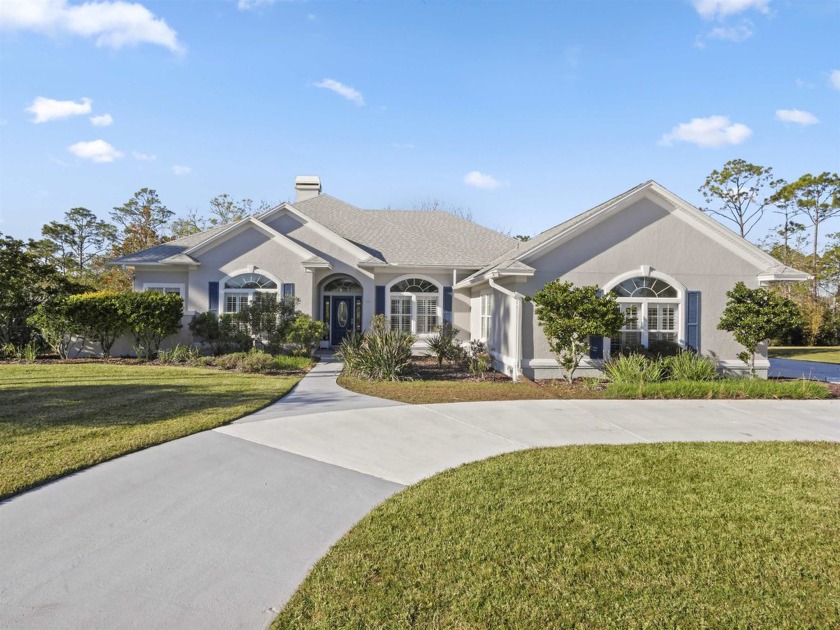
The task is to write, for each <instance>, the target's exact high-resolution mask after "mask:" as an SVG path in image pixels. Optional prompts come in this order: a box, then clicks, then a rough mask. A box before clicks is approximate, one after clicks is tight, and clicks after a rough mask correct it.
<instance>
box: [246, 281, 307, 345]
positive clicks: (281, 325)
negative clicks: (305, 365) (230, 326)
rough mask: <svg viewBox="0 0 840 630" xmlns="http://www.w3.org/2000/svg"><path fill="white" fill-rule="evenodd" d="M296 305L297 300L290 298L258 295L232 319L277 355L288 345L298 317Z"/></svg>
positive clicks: (267, 294)
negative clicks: (290, 331)
mask: <svg viewBox="0 0 840 630" xmlns="http://www.w3.org/2000/svg"><path fill="white" fill-rule="evenodd" d="M296 303H297V300H294V299H290V298H283V299H280V300H278V299H277V296H276V295H275V294H273V293H256V294H254V299H253V300H252V301H251V303H250V304H247V305H245V306H243V307H242V310H240V311H239V312H238V313H236V314H234V315H233V317H232V318H233V321H234V322H235V323H237V324H241V325H242V327H243V328H244V330H245V331H246V332H247V333H248V334H249V335H250V336H251V338H253V339H256V340H257V341H260V342H261V343H263V344H264V345H265V346H266V347H268V349H269V350H270V351H271V352H273V353H276V352H279V351H280V349H281V348H282V347H283V345H284V344H285V343H286V338H287V335H288V334H289V330H290V329H291V327H292V322H294V320H295V318H296V317H297V313H296V311H295V304H296Z"/></svg>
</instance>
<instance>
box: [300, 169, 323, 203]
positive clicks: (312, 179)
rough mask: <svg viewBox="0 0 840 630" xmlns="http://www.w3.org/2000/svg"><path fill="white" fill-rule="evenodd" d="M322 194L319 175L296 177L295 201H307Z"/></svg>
mask: <svg viewBox="0 0 840 630" xmlns="http://www.w3.org/2000/svg"><path fill="white" fill-rule="evenodd" d="M320 194H321V178H320V177H318V176H317V175H298V176H297V177H295V201H306V200H307V199H312V198H313V197H317V196H318V195H320Z"/></svg>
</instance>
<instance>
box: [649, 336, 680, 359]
mask: <svg viewBox="0 0 840 630" xmlns="http://www.w3.org/2000/svg"><path fill="white" fill-rule="evenodd" d="M681 351H682V348H680V344H678V343H677V342H675V341H666V340H664V339H660V340H657V341H651V342H650V343H648V347H647V356H649V357H651V358H654V357H658V358H660V359H664V358H665V357H673V356H676V355H678V354H679V353H680V352H681Z"/></svg>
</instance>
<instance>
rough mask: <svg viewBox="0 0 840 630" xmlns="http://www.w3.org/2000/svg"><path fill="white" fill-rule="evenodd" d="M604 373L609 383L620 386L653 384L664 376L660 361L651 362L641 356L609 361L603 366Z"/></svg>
mask: <svg viewBox="0 0 840 630" xmlns="http://www.w3.org/2000/svg"><path fill="white" fill-rule="evenodd" d="M604 372H605V373H606V375H607V378H609V379H610V381H612V382H613V383H621V384H639V383H655V382H657V381H661V380H663V378H664V376H665V368H664V365H663V363H662V361H661V360H659V359H653V360H651V359H648V358H647V357H645V356H643V355H641V354H628V355H626V356H619V357H615V358H613V359H610V360H609V361H607V362H606V364H605V365H604Z"/></svg>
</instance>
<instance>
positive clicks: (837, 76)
mask: <svg viewBox="0 0 840 630" xmlns="http://www.w3.org/2000/svg"><path fill="white" fill-rule="evenodd" d="M828 82H829V83H830V84H831V87H833V88H834V89H835V90H840V70H832V71H831V74H830V75H829V76H828Z"/></svg>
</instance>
